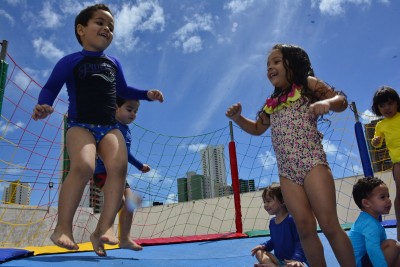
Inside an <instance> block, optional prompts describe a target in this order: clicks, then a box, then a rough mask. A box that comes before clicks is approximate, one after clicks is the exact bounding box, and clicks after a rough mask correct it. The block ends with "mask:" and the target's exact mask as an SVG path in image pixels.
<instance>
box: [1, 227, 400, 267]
mask: <svg viewBox="0 0 400 267" xmlns="http://www.w3.org/2000/svg"><path fill="white" fill-rule="evenodd" d="M386 233H387V236H388V238H391V239H395V238H396V228H386ZM319 236H320V238H321V241H322V244H323V246H324V250H325V258H326V261H327V264H328V266H329V267H336V266H339V264H338V262H337V261H336V258H335V256H334V254H333V252H332V249H331V248H330V246H329V243H328V241H327V239H326V238H325V236H324V235H323V234H322V233H320V234H319ZM268 238H269V237H254V238H239V239H228V240H217V241H206V242H193V243H181V244H170V245H157V246H146V247H144V249H143V250H142V251H139V252H135V251H131V250H127V249H114V250H108V251H107V255H108V256H107V257H98V256H97V255H96V254H95V253H94V252H76V253H63V254H51V255H39V256H33V257H28V258H22V259H16V260H12V261H8V262H5V263H3V264H1V266H2V267H3V266H4V267H5V266H14V267H17V266H30V267H35V266H56V267H71V266H85V267H86V266H88V267H90V266H96V267H102V266H135V267H141V266H152V267H156V266H165V267H171V266H172V267H183V266H185V267H187V266H190V267H207V266H212V267H215V266H219V267H220V266H229V267H234V266H238V267H243V266H251V267H252V266H253V264H254V263H255V262H256V259H255V258H254V257H252V256H251V254H250V251H251V249H252V248H253V247H255V246H256V245H258V244H260V243H262V242H265V240H267V239H268Z"/></svg>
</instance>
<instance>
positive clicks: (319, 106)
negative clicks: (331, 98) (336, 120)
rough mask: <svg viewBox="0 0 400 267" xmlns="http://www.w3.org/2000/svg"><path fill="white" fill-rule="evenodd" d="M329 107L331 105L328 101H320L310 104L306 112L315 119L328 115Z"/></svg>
mask: <svg viewBox="0 0 400 267" xmlns="http://www.w3.org/2000/svg"><path fill="white" fill-rule="evenodd" d="M330 107H331V105H330V104H329V102H328V101H325V100H321V101H317V102H315V103H313V104H311V105H310V108H309V110H308V111H309V113H310V114H312V115H314V116H315V117H318V116H320V115H324V114H326V113H328V112H329V109H330Z"/></svg>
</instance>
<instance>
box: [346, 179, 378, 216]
mask: <svg viewBox="0 0 400 267" xmlns="http://www.w3.org/2000/svg"><path fill="white" fill-rule="evenodd" d="M381 184H385V183H384V182H383V181H382V180H381V179H378V178H376V177H364V178H361V179H358V181H357V183H355V184H354V186H353V199H354V202H355V203H356V204H357V206H358V207H359V208H360V209H361V210H362V209H364V207H363V205H362V200H363V199H367V198H368V197H369V196H370V195H371V192H372V190H374V188H375V187H377V186H380V185H381Z"/></svg>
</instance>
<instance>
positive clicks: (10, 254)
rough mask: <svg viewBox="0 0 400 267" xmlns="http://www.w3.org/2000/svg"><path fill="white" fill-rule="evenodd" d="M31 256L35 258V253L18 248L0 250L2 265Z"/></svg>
mask: <svg viewBox="0 0 400 267" xmlns="http://www.w3.org/2000/svg"><path fill="white" fill-rule="evenodd" d="M29 256H33V251H29V250H25V249H17V248H0V263H3V262H6V261H10V260H14V259H18V258H22V257H29Z"/></svg>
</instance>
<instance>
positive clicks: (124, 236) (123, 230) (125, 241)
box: [119, 188, 143, 251]
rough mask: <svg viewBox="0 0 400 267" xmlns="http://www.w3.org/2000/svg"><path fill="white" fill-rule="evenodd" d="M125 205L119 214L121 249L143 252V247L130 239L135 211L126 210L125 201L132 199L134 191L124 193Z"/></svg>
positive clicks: (127, 189) (126, 190) (129, 190)
mask: <svg viewBox="0 0 400 267" xmlns="http://www.w3.org/2000/svg"><path fill="white" fill-rule="evenodd" d="M124 196H125V197H124V205H122V208H121V210H120V212H119V223H120V235H121V236H120V240H119V247H120V248H127V249H131V250H135V251H138V250H142V249H143V247H142V246H140V245H139V244H137V243H136V242H135V241H133V240H132V239H131V237H130V233H131V227H132V219H133V211H129V210H128V209H127V208H126V204H125V199H127V198H129V197H132V191H131V189H130V188H126V189H125V192H124Z"/></svg>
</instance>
